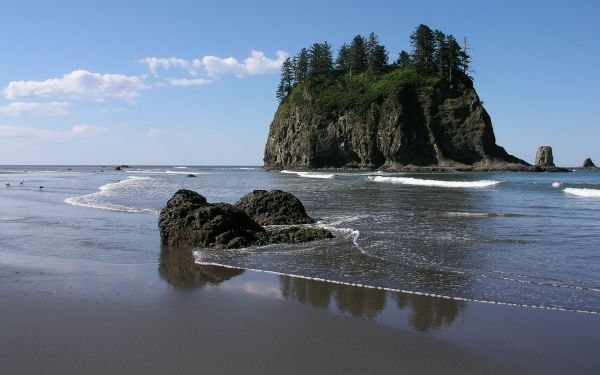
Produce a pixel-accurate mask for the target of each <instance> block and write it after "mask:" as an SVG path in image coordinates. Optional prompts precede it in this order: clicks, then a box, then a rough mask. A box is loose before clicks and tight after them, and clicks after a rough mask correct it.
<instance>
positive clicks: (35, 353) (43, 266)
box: [0, 253, 600, 374]
mask: <svg viewBox="0 0 600 375" xmlns="http://www.w3.org/2000/svg"><path fill="white" fill-rule="evenodd" d="M0 301H1V302H0V303H1V306H2V308H1V309H0V353H2V355H1V357H2V360H0V373H3V374H32V373H44V374H69V373H74V374H80V373H85V374H96V373H97V374H106V373H127V374H138V373H139V374H142V373H143V374H165V373H177V374H186V373H204V374H233V373H236V374H238V373H243V374H281V373H286V374H306V373H314V374H320V373H328V374H331V373H345V374H365V373H377V374H403V373H406V374H419V373H428V374H431V373H444V374H453V373H456V374H468V373H478V374H481V373H499V374H500V373H511V374H514V373H523V374H525V373H527V374H531V373H545V374H549V373H556V374H564V373H569V374H577V373H581V374H585V373H590V374H591V373H594V372H595V371H597V369H598V368H600V358H599V357H598V356H597V348H598V347H600V316H596V315H588V314H580V313H573V312H561V311H546V310H536V309H528V308H518V307H509V306H496V305H486V304H480V303H467V302H458V301H452V300H441V299H437V298H431V297H423V296H415V295H407V294H400V293H390V292H383V291H379V290H371V289H365V288H359V287H350V286H341V285H334V284H330V283H325V282H317V281H312V280H303V279H296V278H291V277H285V276H276V275H271V274H265V273H260V272H251V271H240V270H227V269H222V268H217V267H206V266H204V267H201V266H198V265H196V264H194V263H193V262H192V261H191V254H176V255H175V254H162V255H161V259H160V262H159V264H156V263H149V264H136V265H113V264H106V263H96V262H85V261H79V260H58V259H53V258H40V257H27V256H17V255H10V254H6V253H0Z"/></svg>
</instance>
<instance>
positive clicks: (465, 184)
mask: <svg viewBox="0 0 600 375" xmlns="http://www.w3.org/2000/svg"><path fill="white" fill-rule="evenodd" d="M368 178H369V180H371V181H375V182H387V183H392V184H402V185H413V186H432V187H446V188H486V187H490V186H494V185H497V184H499V183H500V181H494V180H477V181H442V180H427V179H421V178H412V177H383V176H369V177H368Z"/></svg>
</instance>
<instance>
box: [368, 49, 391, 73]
mask: <svg viewBox="0 0 600 375" xmlns="http://www.w3.org/2000/svg"><path fill="white" fill-rule="evenodd" d="M387 64H388V53H387V51H386V49H385V47H384V46H382V45H381V44H378V45H376V46H375V49H374V50H373V55H372V56H371V61H370V64H369V70H370V71H372V72H374V73H381V72H383V71H384V70H385V68H386V66H387Z"/></svg>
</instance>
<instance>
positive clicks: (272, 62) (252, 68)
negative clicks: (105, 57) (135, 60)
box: [139, 50, 289, 86]
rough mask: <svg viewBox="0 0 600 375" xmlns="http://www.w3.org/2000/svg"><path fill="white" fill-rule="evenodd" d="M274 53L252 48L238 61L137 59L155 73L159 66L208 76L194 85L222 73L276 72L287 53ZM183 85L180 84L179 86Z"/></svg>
mask: <svg viewBox="0 0 600 375" xmlns="http://www.w3.org/2000/svg"><path fill="white" fill-rule="evenodd" d="M275 55H276V57H275V58H269V57H266V56H265V54H264V52H261V51H254V50H253V51H250V56H248V57H247V58H245V59H244V60H243V61H239V60H238V59H236V58H235V57H218V56H204V57H201V58H199V59H193V60H186V59H182V58H178V57H168V58H160V57H146V58H144V59H141V60H139V62H141V63H143V64H146V65H147V66H148V69H149V70H150V71H151V72H152V73H154V74H156V73H157V71H158V70H159V68H162V69H165V70H169V69H172V68H180V69H183V70H185V71H187V72H188V73H190V74H192V75H197V74H204V75H206V76H208V77H209V78H210V79H208V80H206V79H204V80H205V81H202V83H200V81H195V82H196V85H198V84H206V83H210V82H212V81H214V80H215V79H217V78H219V77H221V76H224V75H235V76H236V77H239V78H243V77H246V76H253V75H259V74H269V73H277V72H279V69H280V68H281V64H283V61H284V60H285V59H286V58H287V57H288V56H289V54H288V53H287V52H285V51H277V52H276V54H275ZM172 81H173V80H171V82H172ZM189 81H194V80H189ZM171 84H173V83H171ZM184 85H185V84H180V85H179V86H184Z"/></svg>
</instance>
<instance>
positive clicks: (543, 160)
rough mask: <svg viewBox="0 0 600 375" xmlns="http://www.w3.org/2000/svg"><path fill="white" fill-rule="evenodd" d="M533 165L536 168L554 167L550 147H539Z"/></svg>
mask: <svg viewBox="0 0 600 375" xmlns="http://www.w3.org/2000/svg"><path fill="white" fill-rule="evenodd" d="M535 165H536V166H537V167H554V166H555V165H554V157H553V156H552V147H550V146H540V147H538V149H537V152H536V154H535Z"/></svg>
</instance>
